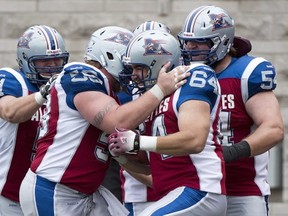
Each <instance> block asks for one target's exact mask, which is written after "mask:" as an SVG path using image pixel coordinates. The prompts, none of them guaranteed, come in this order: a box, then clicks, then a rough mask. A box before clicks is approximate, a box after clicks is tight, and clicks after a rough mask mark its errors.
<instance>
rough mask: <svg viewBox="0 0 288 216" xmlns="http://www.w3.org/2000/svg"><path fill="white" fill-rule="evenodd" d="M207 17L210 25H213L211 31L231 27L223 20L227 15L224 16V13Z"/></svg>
mask: <svg viewBox="0 0 288 216" xmlns="http://www.w3.org/2000/svg"><path fill="white" fill-rule="evenodd" d="M209 17H210V19H211V23H212V24H213V30H212V31H216V30H219V29H222V28H229V27H232V25H231V24H230V23H229V22H228V21H227V20H226V19H224V18H225V17H227V15H225V14H224V13H220V14H209Z"/></svg>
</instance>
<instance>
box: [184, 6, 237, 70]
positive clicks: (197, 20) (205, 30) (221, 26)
mask: <svg viewBox="0 0 288 216" xmlns="http://www.w3.org/2000/svg"><path fill="white" fill-rule="evenodd" d="M234 34H235V26H234V20H233V19H232V18H231V17H230V15H229V14H228V13H227V12H226V11H225V10H223V9H222V8H219V7H216V6H201V7H198V8H196V9H195V10H193V11H191V12H190V14H189V15H188V16H187V17H186V20H185V23H184V26H183V28H182V31H181V32H180V33H179V34H178V39H179V42H180V47H181V49H182V57H183V61H184V64H186V65H187V64H190V62H191V61H195V60H193V57H194V58H195V56H199V55H205V56H206V57H205V60H204V63H205V64H208V65H212V64H213V63H215V62H217V61H220V60H221V59H223V58H224V57H225V56H226V54H227V53H228V52H229V51H230V48H231V46H232V44H233V39H234ZM188 41H194V42H197V43H199V42H203V43H207V44H209V48H208V49H206V50H188V49H185V45H186V44H187V42H188Z"/></svg>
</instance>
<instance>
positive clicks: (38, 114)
mask: <svg viewBox="0 0 288 216" xmlns="http://www.w3.org/2000/svg"><path fill="white" fill-rule="evenodd" d="M42 116H43V111H42V109H41V107H40V108H39V109H38V110H37V112H36V113H35V114H34V115H33V116H32V117H31V121H38V122H39V121H40V119H41V118H42Z"/></svg>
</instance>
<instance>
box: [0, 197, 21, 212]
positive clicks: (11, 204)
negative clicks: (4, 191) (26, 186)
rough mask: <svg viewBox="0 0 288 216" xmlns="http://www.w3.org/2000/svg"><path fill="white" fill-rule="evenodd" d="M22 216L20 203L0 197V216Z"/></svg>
mask: <svg viewBox="0 0 288 216" xmlns="http://www.w3.org/2000/svg"><path fill="white" fill-rule="evenodd" d="M6 215H7V216H23V212H22V210H21V207H20V203H18V202H15V201H12V200H10V199H7V198H6V197H3V196H1V195H0V216H6Z"/></svg>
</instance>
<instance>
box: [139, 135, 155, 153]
mask: <svg viewBox="0 0 288 216" xmlns="http://www.w3.org/2000/svg"><path fill="white" fill-rule="evenodd" d="M140 143H141V145H140V150H143V151H151V152H156V146H157V137H155V136H154V137H153V136H140Z"/></svg>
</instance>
